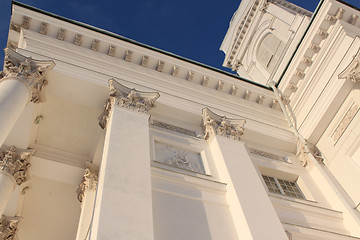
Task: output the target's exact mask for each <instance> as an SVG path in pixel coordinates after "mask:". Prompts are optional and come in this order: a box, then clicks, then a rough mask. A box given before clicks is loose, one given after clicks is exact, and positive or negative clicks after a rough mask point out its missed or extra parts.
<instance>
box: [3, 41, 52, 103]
mask: <svg viewBox="0 0 360 240" xmlns="http://www.w3.org/2000/svg"><path fill="white" fill-rule="evenodd" d="M54 66H55V63H54V62H53V61H39V60H34V59H32V58H31V57H25V56H23V55H21V54H19V53H17V52H15V51H14V50H12V49H10V48H6V49H5V64H4V71H3V72H1V74H0V76H1V78H2V79H1V80H5V79H6V78H7V77H16V78H19V79H21V80H23V81H24V82H25V83H26V84H27V86H28V87H29V89H30V90H31V95H32V96H31V102H34V103H39V102H43V101H45V97H44V93H43V91H41V90H42V88H43V87H44V86H45V85H46V84H47V81H46V79H45V74H46V72H47V71H48V70H50V69H52V68H53V67H54ZM1 80H0V81H1Z"/></svg>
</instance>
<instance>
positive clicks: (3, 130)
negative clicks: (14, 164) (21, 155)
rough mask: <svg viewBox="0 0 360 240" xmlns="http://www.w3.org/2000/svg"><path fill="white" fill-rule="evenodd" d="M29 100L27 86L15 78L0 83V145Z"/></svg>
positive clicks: (8, 78)
mask: <svg viewBox="0 0 360 240" xmlns="http://www.w3.org/2000/svg"><path fill="white" fill-rule="evenodd" d="M29 99H30V91H29V88H28V86H26V84H25V83H24V81H22V80H21V79H19V78H17V77H6V78H4V79H2V80H1V82H0V111H1V114H0V145H1V144H2V143H4V141H5V139H6V137H7V136H8V135H9V133H10V131H11V129H12V128H13V127H14V125H15V123H16V120H17V119H18V118H19V117H20V114H21V113H22V111H23V110H24V108H25V106H26V104H27V103H28V102H29Z"/></svg>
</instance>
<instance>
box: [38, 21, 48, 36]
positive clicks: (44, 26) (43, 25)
mask: <svg viewBox="0 0 360 240" xmlns="http://www.w3.org/2000/svg"><path fill="white" fill-rule="evenodd" d="M47 30H48V24H47V23H46V22H42V23H41V24H40V29H39V33H40V34H42V35H46V34H47Z"/></svg>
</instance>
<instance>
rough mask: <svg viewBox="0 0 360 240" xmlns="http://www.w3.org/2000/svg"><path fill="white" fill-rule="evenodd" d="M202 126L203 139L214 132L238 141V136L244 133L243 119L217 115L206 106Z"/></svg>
mask: <svg viewBox="0 0 360 240" xmlns="http://www.w3.org/2000/svg"><path fill="white" fill-rule="evenodd" d="M202 115H203V126H204V131H205V137H204V138H205V139H206V140H208V139H210V138H211V137H213V136H214V134H217V135H220V136H224V137H228V138H231V139H234V140H239V141H240V136H241V135H243V133H244V125H245V123H246V120H245V119H230V118H227V117H225V116H220V115H217V114H216V113H213V112H212V111H210V110H209V109H208V108H204V109H203V112H202Z"/></svg>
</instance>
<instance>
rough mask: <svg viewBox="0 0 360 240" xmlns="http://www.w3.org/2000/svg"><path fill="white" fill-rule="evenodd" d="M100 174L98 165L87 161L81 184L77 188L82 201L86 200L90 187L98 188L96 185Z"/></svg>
mask: <svg viewBox="0 0 360 240" xmlns="http://www.w3.org/2000/svg"><path fill="white" fill-rule="evenodd" d="M98 175H99V169H98V167H96V166H95V165H93V164H91V163H89V162H87V163H86V169H85V173H84V176H83V180H82V182H81V184H80V185H79V187H78V189H77V190H76V193H77V198H78V200H79V201H80V202H83V201H84V197H85V191H86V190H88V189H90V190H96V186H97V183H98Z"/></svg>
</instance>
